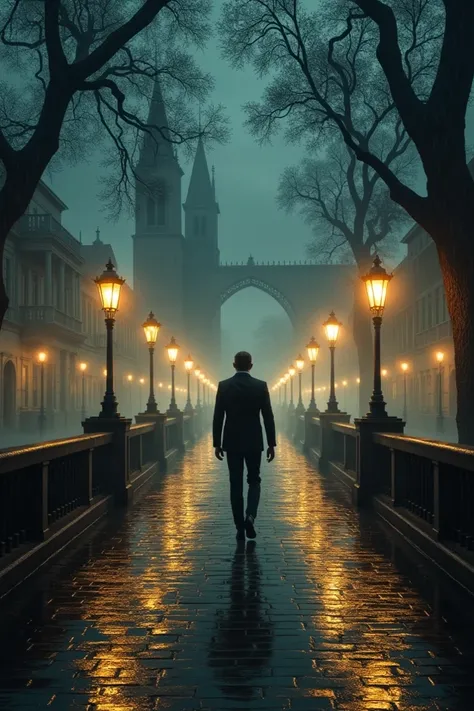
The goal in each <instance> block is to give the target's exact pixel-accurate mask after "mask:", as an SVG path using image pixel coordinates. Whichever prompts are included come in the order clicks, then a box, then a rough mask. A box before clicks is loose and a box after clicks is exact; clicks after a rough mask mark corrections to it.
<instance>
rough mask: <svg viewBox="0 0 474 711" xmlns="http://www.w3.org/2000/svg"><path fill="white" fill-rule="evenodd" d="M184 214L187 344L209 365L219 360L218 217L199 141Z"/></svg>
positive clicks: (217, 209) (201, 143) (212, 188)
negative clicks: (216, 287)
mask: <svg viewBox="0 0 474 711" xmlns="http://www.w3.org/2000/svg"><path fill="white" fill-rule="evenodd" d="M183 208H184V214H185V237H186V242H185V250H186V260H185V275H186V277H185V305H186V306H185V312H186V313H185V317H186V331H187V333H188V334H189V337H190V339H191V340H190V342H191V343H195V344H196V345H197V347H198V350H199V351H200V352H201V353H202V354H203V357H205V358H206V360H208V362H213V363H217V362H219V357H220V308H219V306H218V300H217V308H216V294H215V293H214V289H215V284H216V273H217V270H218V268H219V244H218V217H219V205H218V203H217V200H216V189H215V179H214V171H213V175H212V180H211V178H210V176H209V169H208V166H207V160H206V154H205V151H204V145H203V142H202V140H201V139H199V141H198V145H197V149H196V155H195V158H194V164H193V169H192V173H191V179H190V182H189V188H188V194H187V196H186V202H185V203H184V205H183Z"/></svg>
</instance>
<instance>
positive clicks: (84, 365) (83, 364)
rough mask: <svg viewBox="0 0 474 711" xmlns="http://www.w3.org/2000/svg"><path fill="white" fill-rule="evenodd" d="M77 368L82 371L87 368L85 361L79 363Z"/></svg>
mask: <svg viewBox="0 0 474 711" xmlns="http://www.w3.org/2000/svg"><path fill="white" fill-rule="evenodd" d="M79 369H80V370H82V372H83V373H84V372H85V371H86V370H87V363H79Z"/></svg>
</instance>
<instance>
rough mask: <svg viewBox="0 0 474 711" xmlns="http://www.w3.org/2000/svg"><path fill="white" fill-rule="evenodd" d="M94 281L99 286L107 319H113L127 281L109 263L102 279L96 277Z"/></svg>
mask: <svg viewBox="0 0 474 711" xmlns="http://www.w3.org/2000/svg"><path fill="white" fill-rule="evenodd" d="M94 281H95V283H96V284H97V289H98V290H99V296H100V302H101V304H102V309H103V311H104V313H105V315H106V317H107V318H113V317H114V316H115V314H116V312H117V311H118V307H119V303H120V293H121V291H122V285H123V284H124V282H125V279H122V278H121V277H119V276H118V275H117V272H116V271H115V267H114V265H113V264H112V262H111V261H109V262H107V264H106V266H105V270H104V271H103V272H102V274H101V275H100V277H96V279H94Z"/></svg>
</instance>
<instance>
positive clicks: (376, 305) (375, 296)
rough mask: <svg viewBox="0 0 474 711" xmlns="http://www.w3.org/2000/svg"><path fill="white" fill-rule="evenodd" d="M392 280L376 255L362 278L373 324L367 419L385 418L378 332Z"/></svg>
mask: <svg viewBox="0 0 474 711" xmlns="http://www.w3.org/2000/svg"><path fill="white" fill-rule="evenodd" d="M391 278H392V275H391V274H387V272H386V271H385V269H384V268H383V267H382V263H381V261H380V259H379V256H378V255H376V256H375V259H374V264H373V266H372V268H371V269H370V271H369V272H368V273H367V274H366V275H365V276H363V277H362V281H363V282H364V283H365V288H366V290H367V297H368V299H369V308H370V311H371V313H372V321H373V323H374V333H375V338H374V390H373V393H372V397H371V398H370V403H369V407H370V413H369V415H368V416H369V417H376V418H380V417H387V411H386V409H385V401H384V399H383V392H382V374H381V364H380V330H381V328H382V317H383V312H384V309H385V300H386V298H387V288H388V284H389V282H390V279H391Z"/></svg>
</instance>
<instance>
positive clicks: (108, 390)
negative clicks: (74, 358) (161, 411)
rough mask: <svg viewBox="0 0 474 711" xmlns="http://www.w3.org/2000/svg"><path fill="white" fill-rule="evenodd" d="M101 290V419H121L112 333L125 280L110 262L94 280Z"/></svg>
mask: <svg viewBox="0 0 474 711" xmlns="http://www.w3.org/2000/svg"><path fill="white" fill-rule="evenodd" d="M94 281H95V283H96V284H97V288H98V290H99V295H100V301H101V304H102V310H103V312H104V314H105V327H106V329H107V355H106V373H107V375H106V386H105V395H104V399H103V401H102V410H101V412H100V413H99V417H104V418H115V417H120V415H119V414H118V412H117V399H116V397H115V393H114V353H113V339H112V331H113V328H114V323H115V315H116V313H117V311H118V307H119V303H120V293H121V290H122V286H123V284H124V282H125V279H122V278H121V277H119V276H117V272H116V271H115V267H114V265H113V264H112V262H111V261H110V260H109V261H108V262H107V264H106V266H105V270H104V271H103V272H102V274H101V275H100V276H99V277H96V279H94Z"/></svg>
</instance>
